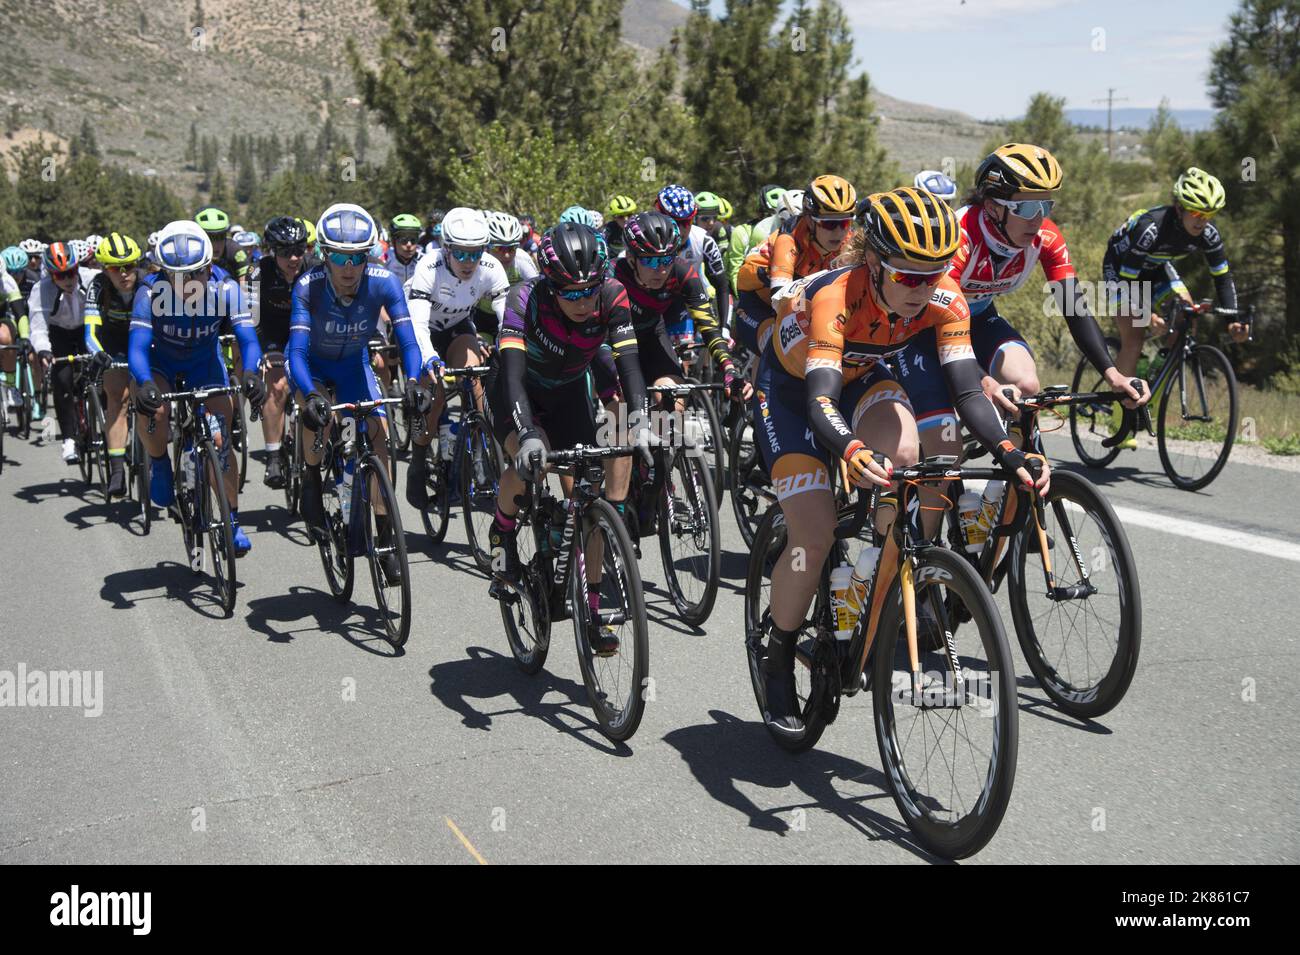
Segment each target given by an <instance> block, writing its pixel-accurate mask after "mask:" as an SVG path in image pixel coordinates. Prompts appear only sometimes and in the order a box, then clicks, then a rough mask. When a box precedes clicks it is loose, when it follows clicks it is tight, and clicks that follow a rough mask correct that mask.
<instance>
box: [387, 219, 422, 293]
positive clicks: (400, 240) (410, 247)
mask: <svg viewBox="0 0 1300 955" xmlns="http://www.w3.org/2000/svg"><path fill="white" fill-rule="evenodd" d="M388 236H389V239H390V240H391V242H392V245H391V246H390V247H389V249H388V254H387V255H385V256H384V266H385V267H386V268H387V269H388V271H390V272H392V273H393V274H394V275H395V276H397V281H398V282H400V283H402V284H403V285H405V284H406V283H407V282H409V281H410V280H411V276H413V275H414V274H415V265H416V263H417V262H419V261H420V217H419V216H414V215H411V214H410V213H408V212H403V213H401V214H399V215H395V216H393V221H392V222H391V223H389V229H388Z"/></svg>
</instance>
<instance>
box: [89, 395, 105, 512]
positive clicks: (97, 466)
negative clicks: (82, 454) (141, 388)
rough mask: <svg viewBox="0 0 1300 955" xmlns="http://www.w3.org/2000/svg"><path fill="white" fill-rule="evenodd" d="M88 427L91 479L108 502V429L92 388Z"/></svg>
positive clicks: (101, 406)
mask: <svg viewBox="0 0 1300 955" xmlns="http://www.w3.org/2000/svg"><path fill="white" fill-rule="evenodd" d="M86 423H87V424H88V425H89V426H90V434H89V439H88V441H87V445H88V450H89V451H90V470H91V478H92V479H93V480H94V482H95V483H96V484H98V486H99V491H100V493H101V494H103V495H104V501H105V502H107V501H108V429H107V427H105V424H104V405H103V403H102V402H100V400H99V393H98V392H97V391H96V390H95V388H94V387H93V386H92V388H91V392H90V417H89V418H88V419H87V420H86Z"/></svg>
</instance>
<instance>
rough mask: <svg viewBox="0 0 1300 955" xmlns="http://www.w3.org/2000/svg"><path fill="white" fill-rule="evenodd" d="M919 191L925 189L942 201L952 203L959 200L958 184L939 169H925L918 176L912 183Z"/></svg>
mask: <svg viewBox="0 0 1300 955" xmlns="http://www.w3.org/2000/svg"><path fill="white" fill-rule="evenodd" d="M912 184H913V185H914V186H916V188H918V189H924V190H925V191H926V192H929V193H932V194H934V195H936V196H938V197H939V198H940V199H942V200H943V201H944V202H952V201H953V200H954V199H956V198H957V183H955V182H953V181H952V180H951V179H949V178H948V177H947V176H945V175H944V174H943V173H941V172H939V171H938V170H937V169H923V170H921V171H920V172H918V173H917V174H916V179H915V180H913V183H912Z"/></svg>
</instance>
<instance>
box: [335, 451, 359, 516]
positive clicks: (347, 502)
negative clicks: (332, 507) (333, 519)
mask: <svg viewBox="0 0 1300 955" xmlns="http://www.w3.org/2000/svg"><path fill="white" fill-rule="evenodd" d="M356 468H357V466H356V462H355V461H353V460H352V459H351V458H348V459H347V460H346V461H344V462H343V476H342V478H341V479H340V480H339V509H340V510H341V511H342V513H343V523H344V524H347V523H348V521H349V520H351V518H352V474H353V472H354V471H355V470H356Z"/></svg>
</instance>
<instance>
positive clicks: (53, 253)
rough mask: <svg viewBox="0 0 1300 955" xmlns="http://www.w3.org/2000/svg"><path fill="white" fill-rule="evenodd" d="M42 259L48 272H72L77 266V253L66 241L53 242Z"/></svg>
mask: <svg viewBox="0 0 1300 955" xmlns="http://www.w3.org/2000/svg"><path fill="white" fill-rule="evenodd" d="M41 260H42V261H43V262H44V263H45V270H46V271H47V272H71V271H72V270H73V269H75V268H76V267H77V253H76V252H75V251H74V250H73V249H72V247H71V246H70V245H68V243H66V242H51V243H50V245H49V248H47V249H46V250H45V254H44V255H43V256H42V257H41Z"/></svg>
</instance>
